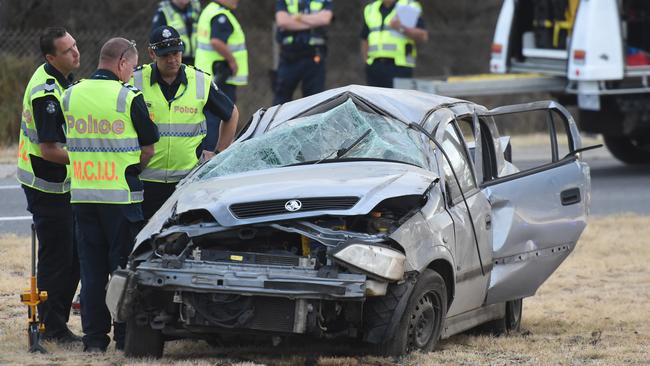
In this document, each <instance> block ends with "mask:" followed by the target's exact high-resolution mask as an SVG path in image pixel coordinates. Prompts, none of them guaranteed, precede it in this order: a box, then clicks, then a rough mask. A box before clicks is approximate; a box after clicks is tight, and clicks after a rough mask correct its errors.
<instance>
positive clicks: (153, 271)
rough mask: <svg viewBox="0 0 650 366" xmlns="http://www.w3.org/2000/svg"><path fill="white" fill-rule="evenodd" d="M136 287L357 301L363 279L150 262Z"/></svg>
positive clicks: (261, 267) (305, 271)
mask: <svg viewBox="0 0 650 366" xmlns="http://www.w3.org/2000/svg"><path fill="white" fill-rule="evenodd" d="M136 273H137V284H138V285H142V286H149V287H154V288H155V287H158V288H163V289H165V290H171V291H193V292H216V293H232V294H240V295H249V296H254V295H262V296H280V297H289V298H305V299H349V300H355V299H356V300H359V299H362V298H364V296H365V287H366V286H365V284H366V280H367V277H366V276H365V275H362V274H349V273H338V274H335V275H330V276H328V277H319V272H318V271H317V270H315V269H311V268H301V267H289V268H288V267H283V266H269V265H252V264H231V263H217V262H205V261H194V260H186V261H185V262H183V265H182V267H181V268H165V266H164V264H163V261H162V260H158V259H155V260H150V261H147V262H144V263H142V264H140V265H139V266H138V268H137V272H136Z"/></svg>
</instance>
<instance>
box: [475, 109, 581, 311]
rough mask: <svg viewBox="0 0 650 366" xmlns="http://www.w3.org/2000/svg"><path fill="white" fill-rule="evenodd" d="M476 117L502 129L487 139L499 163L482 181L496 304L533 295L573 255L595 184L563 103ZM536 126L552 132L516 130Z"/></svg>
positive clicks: (487, 129)
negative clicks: (488, 214) (490, 235)
mask: <svg viewBox="0 0 650 366" xmlns="http://www.w3.org/2000/svg"><path fill="white" fill-rule="evenodd" d="M476 117H477V119H478V120H481V124H483V125H484V128H483V129H482V133H483V134H492V135H495V134H497V133H499V134H500V135H501V138H497V136H491V137H490V138H483V139H482V143H483V144H491V145H492V146H483V151H484V153H487V152H489V151H491V152H492V156H491V160H492V165H493V166H492V167H484V169H486V172H484V179H483V182H482V184H481V188H482V189H483V190H484V192H485V193H486V195H487V197H488V199H489V201H490V203H491V205H492V214H491V216H492V228H493V229H492V232H493V264H494V267H493V269H492V273H491V277H490V284H489V287H488V292H487V298H486V303H487V304H492V303H498V302H503V301H509V300H514V299H519V298H523V297H527V296H531V295H533V294H534V293H535V292H536V291H537V289H538V288H539V287H540V286H541V285H542V283H544V281H545V280H546V279H547V278H548V277H549V276H550V275H551V274H552V273H553V272H554V271H555V270H556V269H557V267H558V266H559V265H560V264H561V263H562V261H564V260H565V259H566V258H567V256H568V255H569V254H570V253H571V251H572V250H573V248H574V247H575V245H576V242H577V241H578V238H579V237H580V234H581V233H582V231H583V229H584V228H585V226H586V219H587V214H588V207H589V201H590V188H591V187H590V186H591V185H590V176H589V166H588V165H587V164H586V163H584V162H582V161H581V159H580V153H579V149H580V148H581V140H580V135H579V133H578V128H577V126H576V124H575V122H574V121H573V118H572V117H571V115H570V114H569V113H568V112H567V111H566V109H564V107H562V106H561V105H559V104H557V103H555V102H552V101H547V102H536V103H529V104H521V105H512V106H505V107H499V108H496V109H493V110H491V111H488V112H478V115H477V116H476ZM530 124H535V126H536V130H542V129H543V130H544V131H545V132H543V133H537V134H534V135H530V134H526V135H522V134H517V133H516V132H517V131H518V130H522V127H523V126H524V125H526V127H525V128H524V130H526V131H529V130H530V127H529V126H530ZM497 131H499V132H497ZM504 135H510V136H509V138H504ZM505 144H507V146H503V145H505Z"/></svg>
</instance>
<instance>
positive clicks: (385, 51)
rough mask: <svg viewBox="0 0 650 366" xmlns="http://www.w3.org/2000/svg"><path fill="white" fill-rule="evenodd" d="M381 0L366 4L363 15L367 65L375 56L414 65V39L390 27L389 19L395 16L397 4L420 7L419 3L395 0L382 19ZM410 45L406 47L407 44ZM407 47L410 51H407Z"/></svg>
mask: <svg viewBox="0 0 650 366" xmlns="http://www.w3.org/2000/svg"><path fill="white" fill-rule="evenodd" d="M381 4H382V2H381V0H377V1H375V2H373V3H371V4H368V5H366V8H365V9H364V12H363V16H364V20H365V22H366V25H367V26H368V30H369V31H370V33H368V59H367V60H366V61H367V63H368V65H371V64H372V63H373V62H374V61H375V59H376V58H391V59H393V60H395V65H397V66H404V67H415V58H416V57H417V50H416V47H415V41H413V40H412V39H410V38H409V37H407V36H405V35H403V34H401V33H400V32H398V31H396V30H394V29H393V28H391V27H390V21H391V20H392V19H393V17H395V14H396V11H395V9H396V8H397V6H399V5H408V6H413V7H417V8H420V9H422V7H421V6H420V3H419V2H417V1H414V0H397V3H396V4H395V8H393V10H392V11H391V12H390V14H388V16H387V17H386V18H385V19H383V22H382V17H381V11H380V7H381ZM409 45H410V47H407V46H409ZM407 48H410V52H408V53H407Z"/></svg>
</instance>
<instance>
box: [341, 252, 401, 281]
mask: <svg viewBox="0 0 650 366" xmlns="http://www.w3.org/2000/svg"><path fill="white" fill-rule="evenodd" d="M332 257H333V258H334V259H335V260H337V261H339V262H341V264H343V265H349V266H352V267H354V268H357V269H359V270H361V271H363V272H367V273H368V274H371V275H374V276H377V277H380V278H384V279H387V280H392V281H397V280H400V279H402V276H403V275H404V261H405V260H406V256H405V255H404V254H402V253H400V252H398V251H396V250H394V249H391V248H388V247H385V246H378V245H370V244H360V243H350V244H346V245H343V246H342V248H340V249H338V250H336V251H335V252H334V253H332Z"/></svg>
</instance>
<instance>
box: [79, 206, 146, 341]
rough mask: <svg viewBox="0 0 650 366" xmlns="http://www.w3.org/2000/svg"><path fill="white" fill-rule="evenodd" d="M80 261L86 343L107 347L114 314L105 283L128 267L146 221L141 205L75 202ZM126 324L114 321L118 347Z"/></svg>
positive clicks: (82, 317)
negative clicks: (114, 274) (107, 300)
mask: <svg viewBox="0 0 650 366" xmlns="http://www.w3.org/2000/svg"><path fill="white" fill-rule="evenodd" d="M72 211H73V213H74V219H75V222H76V227H75V228H76V234H77V240H78V244H79V260H80V263H81V325H82V328H83V332H84V336H83V342H84V345H85V346H86V347H99V348H103V349H106V347H107V346H108V344H109V343H110V338H109V337H108V333H109V332H110V330H111V315H110V313H109V311H108V308H107V307H106V302H105V297H106V284H107V283H108V278H109V275H110V274H111V273H112V272H113V271H114V270H115V269H117V268H118V267H123V268H124V267H126V264H127V258H128V256H129V254H130V253H131V250H132V249H133V244H134V241H135V236H136V235H137V233H138V231H140V229H142V227H143V225H144V218H143V216H142V207H141V206H140V204H139V203H133V204H126V205H122V204H99V203H73V204H72ZM124 333H125V325H124V324H118V323H115V324H114V330H113V337H114V340H115V342H116V343H117V347H118V348H120V347H123V346H124Z"/></svg>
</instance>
